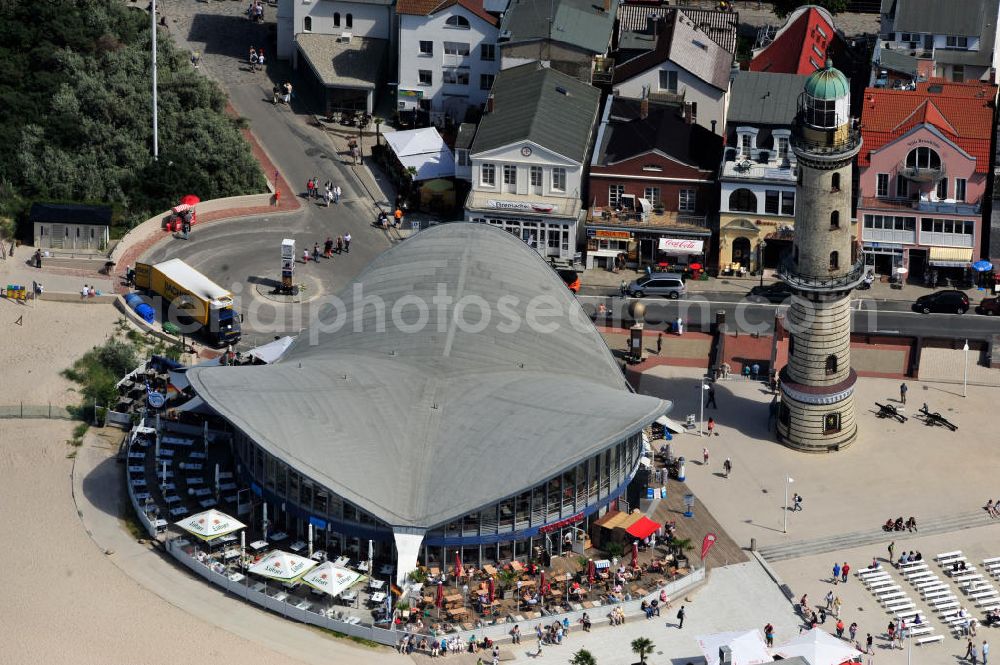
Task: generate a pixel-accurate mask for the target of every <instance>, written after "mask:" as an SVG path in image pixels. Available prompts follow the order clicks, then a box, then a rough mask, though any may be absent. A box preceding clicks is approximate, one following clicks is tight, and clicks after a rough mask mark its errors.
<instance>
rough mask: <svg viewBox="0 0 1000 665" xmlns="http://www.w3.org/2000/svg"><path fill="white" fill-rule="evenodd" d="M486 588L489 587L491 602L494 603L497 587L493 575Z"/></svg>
mask: <svg viewBox="0 0 1000 665" xmlns="http://www.w3.org/2000/svg"><path fill="white" fill-rule="evenodd" d="M486 588H487V590H488V592H489V597H490V604H492V603H493V594H494V593H495V592H496V588H495V586H494V583H493V578H492V577H491V578H490V579H489V580H487V581H486Z"/></svg>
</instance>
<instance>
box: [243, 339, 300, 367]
mask: <svg viewBox="0 0 1000 665" xmlns="http://www.w3.org/2000/svg"><path fill="white" fill-rule="evenodd" d="M293 341H295V338H294V337H290V336H288V335H286V336H284V337H279V338H278V339H276V340H274V341H273V342H268V343H267V344H263V345H261V346H258V347H256V348H253V349H250V350H249V351H247V355H250V356H253V357H254V358H256V359H257V360H259V361H261V362H262V363H264V364H265V365H269V364H271V363H273V362H274V361H275V360H277V359H278V358H280V357H281V354H282V353H284V352H285V350H286V349H287V348H288V347H289V346H291V345H292V342H293Z"/></svg>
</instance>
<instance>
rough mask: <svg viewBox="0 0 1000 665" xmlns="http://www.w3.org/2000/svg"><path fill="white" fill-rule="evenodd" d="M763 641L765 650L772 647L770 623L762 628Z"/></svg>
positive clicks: (772, 631)
mask: <svg viewBox="0 0 1000 665" xmlns="http://www.w3.org/2000/svg"><path fill="white" fill-rule="evenodd" d="M764 640H765V641H766V642H767V648H769V649H770V648H771V647H773V646H774V626H772V625H771V624H770V623H768V624H767V625H766V626H764Z"/></svg>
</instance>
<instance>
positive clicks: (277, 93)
mask: <svg viewBox="0 0 1000 665" xmlns="http://www.w3.org/2000/svg"><path fill="white" fill-rule="evenodd" d="M279 99H281V88H279V87H278V86H277V85H275V86H274V87H272V88H271V104H272V105H274V106H277V105H278V100H279ZM275 182H277V178H276V179H275Z"/></svg>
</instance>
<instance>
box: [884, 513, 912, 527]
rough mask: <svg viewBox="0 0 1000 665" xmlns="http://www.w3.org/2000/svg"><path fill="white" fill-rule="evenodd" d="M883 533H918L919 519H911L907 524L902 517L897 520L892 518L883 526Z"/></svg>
mask: <svg viewBox="0 0 1000 665" xmlns="http://www.w3.org/2000/svg"><path fill="white" fill-rule="evenodd" d="M882 530H883V531H916V530H917V518H916V517H912V516H911V517H910V518H909V519H908V520H906V521H905V522H904V521H903V518H902V516H900V517H897V518H896V519H895V520H894V519H892V518H891V517H890V518H889V519H887V520H886V521H885V524H883V525H882Z"/></svg>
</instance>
